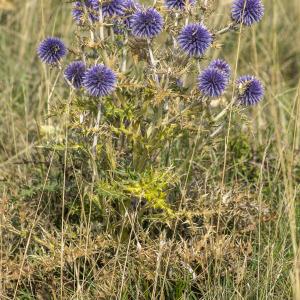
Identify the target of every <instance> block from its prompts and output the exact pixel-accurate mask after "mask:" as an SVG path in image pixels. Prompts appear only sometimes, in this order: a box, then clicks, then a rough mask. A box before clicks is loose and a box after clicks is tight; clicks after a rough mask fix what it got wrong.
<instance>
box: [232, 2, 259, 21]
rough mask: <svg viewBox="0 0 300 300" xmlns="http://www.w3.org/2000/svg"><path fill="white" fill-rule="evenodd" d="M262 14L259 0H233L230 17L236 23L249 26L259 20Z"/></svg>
mask: <svg viewBox="0 0 300 300" xmlns="http://www.w3.org/2000/svg"><path fill="white" fill-rule="evenodd" d="M263 15H264V5H263V4H262V2H261V0H234V2H233V4H232V8H231V16H232V19H233V20H234V21H235V22H236V23H242V24H243V25H246V26H251V25H252V24H254V23H257V22H259V21H260V20H261V19H262V17H263Z"/></svg>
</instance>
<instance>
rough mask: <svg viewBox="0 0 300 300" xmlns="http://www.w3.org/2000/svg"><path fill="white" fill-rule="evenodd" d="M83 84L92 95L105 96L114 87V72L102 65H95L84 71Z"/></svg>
mask: <svg viewBox="0 0 300 300" xmlns="http://www.w3.org/2000/svg"><path fill="white" fill-rule="evenodd" d="M83 86H84V88H85V89H86V91H87V92H88V94H90V95H91V96H93V97H104V96H107V95H109V94H111V93H112V92H113V91H114V90H115V88H116V74H115V73H114V72H113V71H112V70H111V69H109V68H108V67H106V66H104V65H101V64H100V65H95V66H93V67H91V68H89V69H88V70H87V71H86V72H85V74H84V78H83Z"/></svg>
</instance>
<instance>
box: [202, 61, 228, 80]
mask: <svg viewBox="0 0 300 300" xmlns="http://www.w3.org/2000/svg"><path fill="white" fill-rule="evenodd" d="M208 67H209V68H215V69H218V70H220V71H222V72H224V74H226V76H227V77H228V79H229V77H230V74H231V68H230V66H229V64H228V63H227V62H226V61H225V60H223V59H215V60H213V61H212V62H211V63H210V64H209V66H208Z"/></svg>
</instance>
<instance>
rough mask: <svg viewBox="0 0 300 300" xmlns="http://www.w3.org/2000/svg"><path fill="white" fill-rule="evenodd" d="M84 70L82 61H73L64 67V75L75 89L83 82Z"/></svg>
mask: <svg viewBox="0 0 300 300" xmlns="http://www.w3.org/2000/svg"><path fill="white" fill-rule="evenodd" d="M85 70H86V68H85V64H84V62H83V61H73V62H71V63H70V64H69V65H68V66H67V67H66V69H65V72H64V75H65V78H66V79H67V80H68V81H69V82H70V83H71V84H72V86H73V87H74V88H75V89H79V88H81V86H82V83H83V77H84V74H85Z"/></svg>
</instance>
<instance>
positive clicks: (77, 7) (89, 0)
mask: <svg viewBox="0 0 300 300" xmlns="http://www.w3.org/2000/svg"><path fill="white" fill-rule="evenodd" d="M85 12H87V13H88V17H89V20H90V21H91V22H96V21H98V20H99V1H98V0H85V1H84V2H82V1H76V2H75V3H74V4H73V10H72V15H73V18H74V19H75V20H76V22H77V23H80V22H81V21H82V20H83V17H84V15H85Z"/></svg>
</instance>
